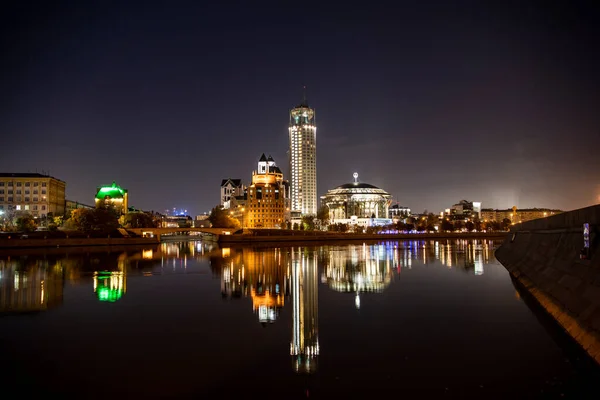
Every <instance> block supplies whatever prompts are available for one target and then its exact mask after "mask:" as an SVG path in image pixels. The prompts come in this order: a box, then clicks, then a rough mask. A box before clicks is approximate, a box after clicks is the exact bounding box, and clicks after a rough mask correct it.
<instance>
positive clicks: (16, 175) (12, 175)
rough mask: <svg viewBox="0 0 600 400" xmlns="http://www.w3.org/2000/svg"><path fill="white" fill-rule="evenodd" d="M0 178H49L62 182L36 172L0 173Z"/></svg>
mask: <svg viewBox="0 0 600 400" xmlns="http://www.w3.org/2000/svg"><path fill="white" fill-rule="evenodd" d="M0 178H50V179H56V180H57V181H61V182H64V181H63V180H61V179H58V178H55V177H53V176H50V175H46V174H38V173H37V172H0Z"/></svg>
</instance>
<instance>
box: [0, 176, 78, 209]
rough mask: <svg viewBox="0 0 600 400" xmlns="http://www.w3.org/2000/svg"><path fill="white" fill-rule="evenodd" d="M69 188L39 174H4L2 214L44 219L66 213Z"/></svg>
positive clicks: (0, 193)
mask: <svg viewBox="0 0 600 400" xmlns="http://www.w3.org/2000/svg"><path fill="white" fill-rule="evenodd" d="M65 187H66V184H65V182H64V181H61V180H60V179H56V178H54V177H52V176H49V175H43V174H37V173H33V174H31V173H0V211H1V213H0V214H6V215H8V214H10V213H17V214H18V213H26V214H31V215H32V216H34V217H43V216H45V215H47V214H48V213H52V215H54V216H63V215H64V214H65Z"/></svg>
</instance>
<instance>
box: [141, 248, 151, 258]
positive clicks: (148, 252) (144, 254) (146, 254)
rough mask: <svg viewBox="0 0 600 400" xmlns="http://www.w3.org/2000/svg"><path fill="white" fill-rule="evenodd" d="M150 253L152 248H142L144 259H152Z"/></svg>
mask: <svg viewBox="0 0 600 400" xmlns="http://www.w3.org/2000/svg"><path fill="white" fill-rule="evenodd" d="M152 254H153V251H152V249H150V250H143V251H142V258H143V259H145V260H152Z"/></svg>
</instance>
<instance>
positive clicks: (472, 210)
mask: <svg viewBox="0 0 600 400" xmlns="http://www.w3.org/2000/svg"><path fill="white" fill-rule="evenodd" d="M447 211H448V212H449V213H448V218H450V219H452V220H455V221H467V220H470V219H473V218H481V202H480V201H467V200H461V201H459V202H458V203H456V204H454V205H453V206H452V207H451V208H450V209H447Z"/></svg>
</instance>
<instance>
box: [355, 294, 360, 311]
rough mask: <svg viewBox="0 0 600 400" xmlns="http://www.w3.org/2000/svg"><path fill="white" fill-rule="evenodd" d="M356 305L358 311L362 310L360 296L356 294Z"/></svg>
mask: <svg viewBox="0 0 600 400" xmlns="http://www.w3.org/2000/svg"><path fill="white" fill-rule="evenodd" d="M354 305H355V306H356V308H357V309H360V296H359V295H358V293H356V297H355V298H354Z"/></svg>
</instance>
